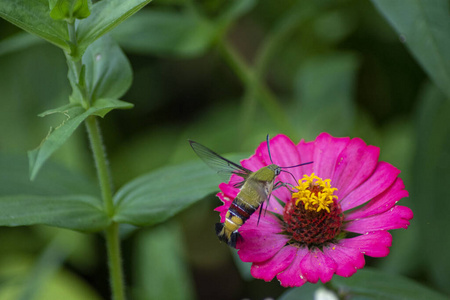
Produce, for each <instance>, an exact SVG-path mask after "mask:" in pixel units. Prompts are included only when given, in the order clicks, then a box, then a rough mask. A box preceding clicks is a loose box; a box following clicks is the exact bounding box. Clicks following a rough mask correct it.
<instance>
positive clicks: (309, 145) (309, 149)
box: [296, 140, 315, 179]
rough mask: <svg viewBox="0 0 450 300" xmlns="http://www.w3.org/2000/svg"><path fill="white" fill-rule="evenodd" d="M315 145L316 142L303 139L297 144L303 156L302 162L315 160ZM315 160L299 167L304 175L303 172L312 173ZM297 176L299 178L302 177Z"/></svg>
mask: <svg viewBox="0 0 450 300" xmlns="http://www.w3.org/2000/svg"><path fill="white" fill-rule="evenodd" d="M314 147H315V142H314V141H312V142H305V141H304V140H301V141H300V143H298V145H297V151H298V153H299V154H300V157H301V160H300V161H301V163H305V162H310V161H312V162H313V161H314ZM313 167H314V162H313V163H312V164H308V165H304V166H301V167H299V169H300V170H299V171H300V173H299V174H301V175H302V176H303V174H307V175H311V173H312V172H313ZM302 176H296V177H300V178H301V177H302ZM300 178H297V179H300Z"/></svg>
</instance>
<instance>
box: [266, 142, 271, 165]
mask: <svg viewBox="0 0 450 300" xmlns="http://www.w3.org/2000/svg"><path fill="white" fill-rule="evenodd" d="M266 141H267V151H269V158H270V162H271V163H272V164H273V160H272V154H271V153H270V143H269V135H267V137H266Z"/></svg>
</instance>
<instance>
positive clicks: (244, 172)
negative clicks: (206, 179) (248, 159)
mask: <svg viewBox="0 0 450 300" xmlns="http://www.w3.org/2000/svg"><path fill="white" fill-rule="evenodd" d="M189 143H190V144H191V147H192V149H193V150H194V152H195V153H196V154H197V155H198V156H199V157H200V158H201V159H202V160H203V161H204V162H205V163H206V164H207V165H208V166H209V167H210V168H211V169H213V170H215V171H216V172H217V174H219V175H221V176H223V177H224V178H225V179H226V180H229V179H230V176H232V175H233V174H234V175H237V176H232V178H231V180H230V184H232V185H233V186H234V187H235V188H240V187H242V185H243V184H244V182H245V180H246V179H247V178H248V176H249V175H250V174H251V173H252V171H250V170H249V169H246V168H244V167H243V166H241V165H239V164H237V163H235V162H232V161H231V160H228V159H226V158H225V157H222V156H220V155H219V154H217V153H216V152H214V151H212V150H211V149H209V148H207V147H205V146H203V145H202V144H199V143H197V142H194V141H191V140H189Z"/></svg>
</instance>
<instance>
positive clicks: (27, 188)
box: [0, 153, 100, 196]
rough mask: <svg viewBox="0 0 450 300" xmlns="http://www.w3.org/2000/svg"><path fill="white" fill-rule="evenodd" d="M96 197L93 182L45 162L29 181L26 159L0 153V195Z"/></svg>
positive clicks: (97, 192)
mask: <svg viewBox="0 0 450 300" xmlns="http://www.w3.org/2000/svg"><path fill="white" fill-rule="evenodd" d="M78 193H83V194H89V195H91V196H100V191H99V188H98V186H97V184H96V181H95V180H91V179H89V178H87V177H85V176H82V175H80V174H77V173H74V172H72V171H70V170H68V169H66V168H63V167H61V166H59V165H56V164H55V163H52V162H49V163H48V164H47V165H46V166H45V167H44V168H42V171H41V173H40V176H39V177H38V178H36V180H34V181H30V179H29V166H28V159H27V157H26V156H25V155H24V156H19V155H11V154H10V155H6V154H3V153H0V196H6V195H17V194H23V195H25V194H29V195H40V196H56V195H67V194H78Z"/></svg>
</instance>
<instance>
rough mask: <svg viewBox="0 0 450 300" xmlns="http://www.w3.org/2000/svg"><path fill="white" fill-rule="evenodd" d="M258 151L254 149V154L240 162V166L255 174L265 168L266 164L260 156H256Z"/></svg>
mask: <svg viewBox="0 0 450 300" xmlns="http://www.w3.org/2000/svg"><path fill="white" fill-rule="evenodd" d="M258 149H259V147H258V148H257V149H256V153H255V154H253V155H252V156H250V157H249V158H247V159H243V160H241V165H242V166H243V167H244V168H247V169H249V170H250V171H253V172H255V171H257V170H259V169H261V168H262V167H265V166H267V164H266V163H265V162H264V161H263V160H262V158H261V156H260V155H258V153H259V151H258Z"/></svg>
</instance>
